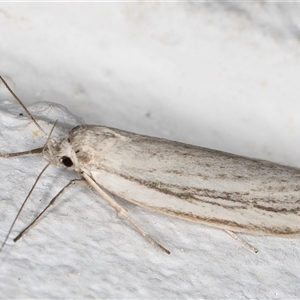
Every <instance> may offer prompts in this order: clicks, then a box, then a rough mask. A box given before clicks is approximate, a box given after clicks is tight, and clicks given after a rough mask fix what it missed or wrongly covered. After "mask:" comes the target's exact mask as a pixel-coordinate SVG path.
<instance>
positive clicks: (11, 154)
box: [0, 147, 44, 158]
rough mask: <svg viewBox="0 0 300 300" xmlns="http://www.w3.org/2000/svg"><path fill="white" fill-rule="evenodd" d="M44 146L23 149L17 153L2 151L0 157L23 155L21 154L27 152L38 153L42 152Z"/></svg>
mask: <svg viewBox="0 0 300 300" xmlns="http://www.w3.org/2000/svg"><path fill="white" fill-rule="evenodd" d="M43 149H44V147H42V148H36V149H32V150H28V151H22V152H15V153H0V157H5V158H9V157H15V156H21V155H27V154H36V153H42V152H43Z"/></svg>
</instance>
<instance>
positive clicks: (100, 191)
mask: <svg viewBox="0 0 300 300" xmlns="http://www.w3.org/2000/svg"><path fill="white" fill-rule="evenodd" d="M81 175H82V177H83V178H84V179H85V180H86V181H87V182H88V183H89V184H90V185H91V186H92V187H93V188H94V189H95V190H96V191H97V193H98V194H99V195H100V196H101V197H102V198H103V199H104V200H105V201H106V202H107V203H108V204H109V205H110V206H111V207H113V208H114V209H115V210H116V212H117V213H119V214H121V215H122V216H123V217H124V218H125V219H126V220H127V221H128V222H129V223H130V224H131V225H133V226H134V227H135V228H136V229H137V231H138V232H139V233H140V234H141V235H142V236H143V237H145V238H146V239H147V240H148V241H149V242H150V243H151V244H152V245H154V246H156V247H157V248H159V249H160V250H162V251H164V252H165V253H167V254H170V253H171V252H170V251H169V250H168V249H166V248H165V247H163V246H162V245H161V244H159V243H158V242H157V241H156V240H154V239H153V238H152V237H151V236H150V235H149V234H148V233H147V232H146V231H145V230H144V229H143V228H141V227H140V226H139V225H138V224H136V223H135V222H134V221H133V220H132V218H131V217H130V216H129V215H128V214H127V212H126V210H125V209H124V208H123V207H122V206H121V205H119V204H118V203H117V202H116V201H114V200H113V198H112V197H110V196H109V195H108V194H107V193H106V192H105V191H104V190H103V189H102V188H101V187H100V186H99V184H97V183H96V182H95V181H94V180H93V179H92V178H91V177H90V176H88V175H87V174H85V173H84V172H82V174H81Z"/></svg>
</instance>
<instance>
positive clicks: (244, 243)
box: [224, 229, 258, 253]
mask: <svg viewBox="0 0 300 300" xmlns="http://www.w3.org/2000/svg"><path fill="white" fill-rule="evenodd" d="M224 231H225V232H226V233H228V234H229V235H230V236H231V237H233V238H234V239H235V240H236V241H238V242H240V243H241V244H243V245H244V246H245V247H246V248H248V249H249V250H251V251H253V252H255V253H257V252H258V249H257V248H255V247H254V246H252V245H250V244H249V243H248V242H247V241H245V240H244V239H242V238H241V237H240V236H238V235H237V234H235V233H234V232H233V231H231V230H227V229H224Z"/></svg>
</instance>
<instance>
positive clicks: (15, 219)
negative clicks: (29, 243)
mask: <svg viewBox="0 0 300 300" xmlns="http://www.w3.org/2000/svg"><path fill="white" fill-rule="evenodd" d="M49 165H50V163H48V164H47V165H46V166H45V167H44V169H43V170H42V171H41V172H40V174H39V175H38V177H37V178H36V180H35V182H34V184H33V186H32V188H31V189H30V191H29V193H28V195H27V197H26V198H25V200H24V201H23V203H22V205H21V207H20V209H19V211H18V213H17V215H16V217H15V218H14V221H13V222H12V224H11V226H10V228H9V230H8V233H7V235H6V237H5V239H4V242H3V243H2V245H1V248H0V252H1V251H2V249H3V247H4V246H5V244H6V242H7V240H8V237H9V235H10V233H11V231H12V229H13V227H14V225H15V223H16V221H17V219H18V217H19V215H20V213H21V211H22V209H23V207H24V205H25V204H26V202H27V200H28V199H29V197H30V195H31V193H32V191H33V190H34V188H35V186H36V184H37V182H38V181H39V179H40V178H41V176H42V174H43V173H44V172H45V171H46V169H47V168H48V167H49Z"/></svg>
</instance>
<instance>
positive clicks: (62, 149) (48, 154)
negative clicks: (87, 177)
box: [43, 136, 80, 171]
mask: <svg viewBox="0 0 300 300" xmlns="http://www.w3.org/2000/svg"><path fill="white" fill-rule="evenodd" d="M43 157H44V158H45V159H46V160H47V161H49V162H50V163H51V164H53V165H56V166H59V167H66V168H68V169H71V170H76V171H80V170H77V169H78V167H77V166H78V162H77V157H76V154H75V152H74V150H73V149H72V147H71V145H70V140H69V139H68V136H67V137H65V138H63V139H62V140H59V141H56V140H52V139H51V140H49V141H48V142H47V143H46V145H45V147H44V149H43Z"/></svg>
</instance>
